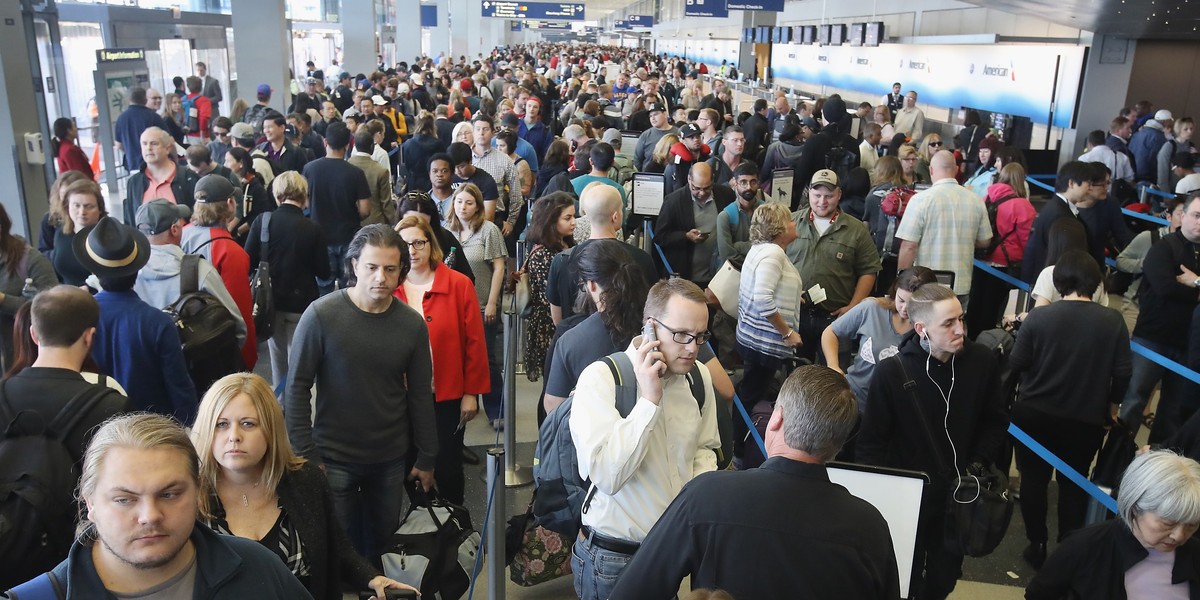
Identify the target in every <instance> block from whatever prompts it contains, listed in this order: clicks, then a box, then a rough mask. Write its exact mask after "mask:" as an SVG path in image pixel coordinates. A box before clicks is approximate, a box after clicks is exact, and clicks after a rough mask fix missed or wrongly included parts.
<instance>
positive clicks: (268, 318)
mask: <svg viewBox="0 0 1200 600" xmlns="http://www.w3.org/2000/svg"><path fill="white" fill-rule="evenodd" d="M270 225H271V213H263V216H262V229H261V230H260V231H259V234H258V240H259V242H261V246H262V249H261V254H260V256H262V260H260V261H258V268H257V269H255V271H254V276H253V277H251V278H250V298H251V299H253V301H254V306H253V310H252V313H251V314H252V315H253V316H254V331H255V335H256V336H257V338H258V339H260V340H269V339H271V336H272V335H274V334H275V292H274V291H273V290H272V289H271V263H269V262H268V261H267V258H268V257H269V256H270V254H269V253H268V249H269V248H270V242H271V231H270Z"/></svg>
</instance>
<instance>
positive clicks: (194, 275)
mask: <svg viewBox="0 0 1200 600" xmlns="http://www.w3.org/2000/svg"><path fill="white" fill-rule="evenodd" d="M211 241H212V240H209V242H211ZM206 243H208V242H206ZM199 290H200V257H199V256H197V255H195V254H185V255H183V260H182V261H180V265H179V295H180V296H182V295H184V294H190V293H192V292H196V291H199Z"/></svg>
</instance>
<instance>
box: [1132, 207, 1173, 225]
mask: <svg viewBox="0 0 1200 600" xmlns="http://www.w3.org/2000/svg"><path fill="white" fill-rule="evenodd" d="M1121 212H1122V213H1123V214H1124V215H1125V216H1127V217H1133V218H1135V219H1141V220H1143V221H1150V222H1151V223H1158V224H1159V225H1166V224H1167V220H1166V219H1164V218H1162V217H1156V216H1154V215H1148V214H1146V213H1140V212H1137V211H1136V210H1129V209H1128V208H1122V209H1121Z"/></svg>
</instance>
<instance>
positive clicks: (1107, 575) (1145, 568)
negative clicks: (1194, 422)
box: [1025, 450, 1200, 600]
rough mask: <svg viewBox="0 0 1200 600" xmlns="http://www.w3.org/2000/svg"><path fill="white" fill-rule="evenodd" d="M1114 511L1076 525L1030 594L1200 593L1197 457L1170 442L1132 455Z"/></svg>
mask: <svg viewBox="0 0 1200 600" xmlns="http://www.w3.org/2000/svg"><path fill="white" fill-rule="evenodd" d="M1117 516H1118V518H1117V519H1113V520H1110V521H1105V522H1104V523H1100V524H1097V525H1093V526H1091V527H1088V528H1087V529H1082V530H1079V531H1077V532H1076V533H1075V534H1074V535H1072V536H1071V537H1069V538H1067V539H1066V540H1064V541H1063V543H1062V545H1061V546H1059V548H1058V549H1057V550H1056V551H1055V552H1054V554H1052V555H1051V556H1050V558H1049V559H1047V560H1046V564H1045V565H1044V566H1043V567H1042V569H1041V571H1039V572H1038V574H1037V577H1035V578H1034V579H1033V582H1032V583H1030V584H1029V588H1028V589H1026V590H1025V598H1026V599H1027V600H1038V599H1041V598H1045V599H1051V598H1054V599H1057V598H1088V599H1089V600H1105V599H1110V598H1111V599H1114V600H1115V599H1124V598H1130V599H1135V598H1155V599H1180V600H1183V599H1187V598H1196V597H1198V596H1200V541H1197V540H1193V539H1192V536H1193V534H1195V533H1196V530H1197V528H1200V464H1198V463H1197V462H1196V461H1194V460H1192V459H1190V458H1186V457H1183V456H1180V455H1178V454H1175V453H1173V452H1170V451H1167V450H1155V451H1151V452H1146V453H1145V454H1142V455H1141V456H1138V457H1136V458H1134V459H1133V463H1131V464H1130V465H1129V468H1128V469H1126V470H1125V475H1124V476H1123V477H1122V478H1121V487H1120V491H1119V492H1118V494H1117Z"/></svg>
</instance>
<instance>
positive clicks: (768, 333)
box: [737, 242, 804, 357]
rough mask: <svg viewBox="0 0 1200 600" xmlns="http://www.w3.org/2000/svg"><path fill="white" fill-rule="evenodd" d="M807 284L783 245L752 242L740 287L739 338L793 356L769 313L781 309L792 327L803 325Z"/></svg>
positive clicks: (769, 352) (759, 349)
mask: <svg viewBox="0 0 1200 600" xmlns="http://www.w3.org/2000/svg"><path fill="white" fill-rule="evenodd" d="M803 288H804V284H803V282H802V281H801V280H800V273H799V272H797V271H796V267H795V265H793V264H792V261H790V260H788V257H787V253H785V252H784V251H783V248H780V247H779V245H778V244H775V243H771V242H765V243H760V244H755V245H753V246H751V247H750V251H749V252H747V253H746V260H745V262H743V263H742V281H741V284H740V287H739V288H738V316H739V318H738V326H737V341H738V342H739V343H741V344H742V345H743V346H745V347H747V348H749V349H751V350H754V351H756V352H761V353H763V354H766V355H769V356H778V357H786V356H791V355H792V349H791V348H790V347H788V345H787V344H785V343H783V336H782V335H780V334H779V330H777V329H775V326H774V325H772V324H771V321H770V319H768V317H770V316H771V315H773V314H775V313H777V312H778V313H779V315H780V316H781V317H783V321H784V322H785V323H787V325H788V327H791V328H792V329H795V328H797V327H799V326H800V292H801V290H802V289H803Z"/></svg>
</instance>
